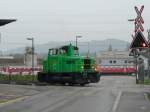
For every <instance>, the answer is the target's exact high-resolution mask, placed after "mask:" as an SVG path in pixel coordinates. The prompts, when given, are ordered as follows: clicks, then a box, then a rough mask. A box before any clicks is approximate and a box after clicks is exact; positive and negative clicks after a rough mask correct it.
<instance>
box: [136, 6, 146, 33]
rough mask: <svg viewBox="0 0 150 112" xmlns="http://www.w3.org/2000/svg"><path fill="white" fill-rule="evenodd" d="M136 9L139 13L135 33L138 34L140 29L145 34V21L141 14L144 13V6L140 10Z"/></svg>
mask: <svg viewBox="0 0 150 112" xmlns="http://www.w3.org/2000/svg"><path fill="white" fill-rule="evenodd" d="M134 8H135V11H136V13H137V18H136V19H135V32H137V31H138V30H139V29H140V30H141V31H142V32H143V31H144V28H143V26H142V24H144V20H143V18H142V16H141V14H142V12H143V9H144V5H143V6H142V7H141V9H140V10H139V9H138V8H137V7H136V6H135V7H134Z"/></svg>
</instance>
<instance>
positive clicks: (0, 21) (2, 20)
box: [0, 19, 16, 26]
mask: <svg viewBox="0 0 150 112" xmlns="http://www.w3.org/2000/svg"><path fill="white" fill-rule="evenodd" d="M15 21H16V19H0V26H4V25H6V24H8V23H11V22H15Z"/></svg>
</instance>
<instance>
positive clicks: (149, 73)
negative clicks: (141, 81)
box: [147, 29, 150, 78]
mask: <svg viewBox="0 0 150 112" xmlns="http://www.w3.org/2000/svg"><path fill="white" fill-rule="evenodd" d="M147 32H148V43H149V45H150V29H148V30H147ZM148 54H149V58H148V77H149V78H150V47H149V49H148Z"/></svg>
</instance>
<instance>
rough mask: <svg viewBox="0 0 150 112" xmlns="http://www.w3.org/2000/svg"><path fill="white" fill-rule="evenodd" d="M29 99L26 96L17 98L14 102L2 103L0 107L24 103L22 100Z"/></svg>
mask: <svg viewBox="0 0 150 112" xmlns="http://www.w3.org/2000/svg"><path fill="white" fill-rule="evenodd" d="M27 97H28V96H24V97H19V98H15V99H12V100H8V101H6V102H2V103H0V107H3V106H5V105H9V104H12V103H16V102H19V101H22V100H24V99H26V98H27Z"/></svg>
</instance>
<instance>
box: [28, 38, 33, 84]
mask: <svg viewBox="0 0 150 112" xmlns="http://www.w3.org/2000/svg"><path fill="white" fill-rule="evenodd" d="M27 40H31V41H32V75H34V38H27ZM32 81H34V76H33V78H32Z"/></svg>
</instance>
